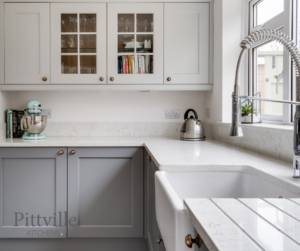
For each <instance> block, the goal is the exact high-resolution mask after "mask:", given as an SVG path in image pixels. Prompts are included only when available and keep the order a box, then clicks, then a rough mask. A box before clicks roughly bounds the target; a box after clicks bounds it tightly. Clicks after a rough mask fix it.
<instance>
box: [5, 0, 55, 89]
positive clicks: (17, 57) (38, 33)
mask: <svg viewBox="0 0 300 251" xmlns="http://www.w3.org/2000/svg"><path fill="white" fill-rule="evenodd" d="M49 13H50V4H49V3H6V4H5V83H6V84H49V83H50V18H49Z"/></svg>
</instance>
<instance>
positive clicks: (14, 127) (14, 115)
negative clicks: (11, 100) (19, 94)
mask: <svg viewBox="0 0 300 251" xmlns="http://www.w3.org/2000/svg"><path fill="white" fill-rule="evenodd" d="M17 128H18V111H17V110H13V111H12V134H13V138H17V137H18V132H17Z"/></svg>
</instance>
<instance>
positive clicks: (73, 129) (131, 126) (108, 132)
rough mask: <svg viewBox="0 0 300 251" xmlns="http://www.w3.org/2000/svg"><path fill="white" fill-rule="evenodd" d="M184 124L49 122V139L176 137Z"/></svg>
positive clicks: (47, 130)
mask: <svg viewBox="0 0 300 251" xmlns="http://www.w3.org/2000/svg"><path fill="white" fill-rule="evenodd" d="M181 125H182V122H90V123H88V122H73V123H72V122H64V123H57V122H48V124H47V126H46V129H45V131H44V133H45V135H46V136H48V137H53V136H59V137H68V136H175V135H178V136H179V134H180V128H181Z"/></svg>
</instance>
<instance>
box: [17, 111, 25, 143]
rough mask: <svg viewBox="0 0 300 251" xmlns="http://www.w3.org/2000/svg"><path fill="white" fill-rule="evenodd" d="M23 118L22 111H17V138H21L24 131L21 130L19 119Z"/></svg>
mask: <svg viewBox="0 0 300 251" xmlns="http://www.w3.org/2000/svg"><path fill="white" fill-rule="evenodd" d="M23 116H24V111H18V127H17V135H18V138H22V136H23V133H24V131H22V130H21V119H22V118H23Z"/></svg>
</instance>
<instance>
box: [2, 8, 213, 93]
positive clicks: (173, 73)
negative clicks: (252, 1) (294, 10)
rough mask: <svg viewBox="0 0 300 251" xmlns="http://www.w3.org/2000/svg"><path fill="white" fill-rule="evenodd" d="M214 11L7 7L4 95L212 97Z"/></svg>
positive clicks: (202, 9) (194, 9) (191, 9)
mask: <svg viewBox="0 0 300 251" xmlns="http://www.w3.org/2000/svg"><path fill="white" fill-rule="evenodd" d="M210 4H211V3H5V84H4V85H0V90H92V89H93V88H94V89H95V90H98V89H99V90H212V81H211V80H212V79H211V77H210V76H211V56H212V55H211V54H212V53H211V52H212V48H211V43H210V40H211V26H210V18H211V17H210V9H211V8H210ZM50 27H51V28H50ZM0 28H1V27H0ZM50 29H51V30H50ZM0 32H1V29H0ZM50 48H51V56H50ZM0 49H1V47H0ZM50 66H51V67H50ZM0 67H1V64H0ZM50 69H51V72H50ZM0 73H1V71H0ZM0 82H1V78H0ZM32 84H36V85H34V86H33V85H32ZM46 84H48V85H46Z"/></svg>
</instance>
